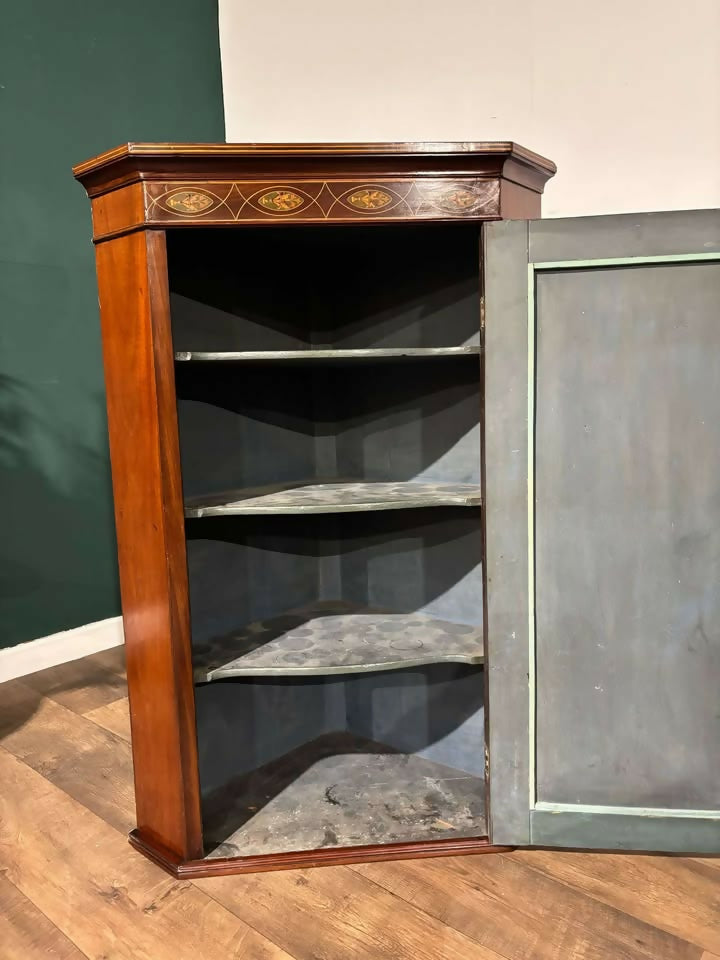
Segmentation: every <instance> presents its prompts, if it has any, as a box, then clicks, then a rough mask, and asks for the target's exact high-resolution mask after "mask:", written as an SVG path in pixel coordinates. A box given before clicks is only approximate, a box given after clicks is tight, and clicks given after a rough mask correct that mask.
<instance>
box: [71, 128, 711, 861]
mask: <svg viewBox="0 0 720 960" xmlns="http://www.w3.org/2000/svg"><path fill="white" fill-rule="evenodd" d="M554 169H555V168H554V166H553V165H552V164H551V163H550V162H549V161H547V160H544V159H543V158H542V157H539V156H537V155H536V154H533V153H531V152H529V151H527V150H525V149H524V148H522V147H518V146H517V145H515V144H512V143H458V144H444V143H443V144H441V143H432V144H366V145H365V144H346V145H343V144H308V145H284V146H279V145H236V144H221V145H206V144H127V145H126V146H123V147H120V148H118V149H116V150H113V151H110V152H108V153H106V154H103V155H101V156H100V157H97V158H95V159H93V160H90V161H88V162H87V163H83V164H81V165H79V166H78V167H76V168H75V171H74V172H75V176H76V177H77V178H78V179H79V180H81V182H82V183H83V184H84V186H85V187H86V189H87V191H88V193H89V195H90V197H91V199H92V212H93V227H94V237H95V242H96V245H97V247H96V249H97V266H98V281H99V288H100V307H101V317H102V327H103V344H104V355H105V370H106V382H107V398H108V420H109V427H110V445H111V456H112V466H113V486H114V496H115V509H116V521H117V535H118V554H119V564H120V578H121V592H122V605H123V617H124V623H125V634H126V648H127V661H128V686H129V695H130V711H131V723H132V741H133V756H134V764H135V788H136V803H137V829H136V830H135V831H134V832H133V834H132V835H131V842H132V843H133V844H134V846H136V847H137V848H138V849H139V850H141V851H142V852H144V853H145V854H146V855H148V856H150V857H151V858H152V859H154V860H155V861H156V862H158V863H160V864H161V865H162V866H164V867H165V868H166V869H168V870H169V871H170V872H172V873H174V874H175V875H177V876H207V875H213V874H221V873H232V872H241V871H248V870H266V869H274V868H280V867H292V866H307V865H311V864H323V863H339V862H350V861H353V860H371V859H384V858H390V857H400V856H402V857H408V856H428V855H434V854H436V855H440V854H448V853H463V852H468V853H469V852H487V851H490V850H493V849H497V848H498V845H500V844H502V845H527V844H543V845H558V846H574V847H600V848H626V849H657V850H680V851H692V852H712V851H717V850H720V813H719V812H718V811H720V700H719V696H718V692H717V691H718V688H719V686H720V685H719V683H718V681H719V680H720V590H719V589H718V586H717V585H718V583H719V582H720V577H719V576H718V574H719V572H720V571H719V570H718V565H719V564H720V540H718V536H719V535H718V532H717V531H718V530H719V529H720V524H719V523H718V521H719V520H720V480H718V477H719V476H720V471H719V470H718V464H719V462H720V430H719V429H718V425H717V417H716V411H717V410H718V408H719V406H720V360H718V357H720V349H719V348H720V327H718V323H717V317H718V315H719V312H720V311H719V308H720V215H718V213H717V212H714V211H699V212H689V213H674V214H645V215H637V216H619V217H600V218H584V219H576V220H554V221H537V220H533V219H532V218H534V217H537V216H538V215H539V213H540V195H541V193H542V189H543V186H544V183H545V182H546V180H547V179H548V178H549V177H550V176H552V174H553V173H554ZM502 220H505V221H506V222H498V223H490V222H489V221H502ZM493 845H494V846H493Z"/></svg>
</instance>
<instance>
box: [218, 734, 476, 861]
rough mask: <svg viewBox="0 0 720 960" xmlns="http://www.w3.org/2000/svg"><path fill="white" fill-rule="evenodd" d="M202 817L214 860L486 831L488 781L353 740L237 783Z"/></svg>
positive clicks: (332, 741) (341, 737)
mask: <svg viewBox="0 0 720 960" xmlns="http://www.w3.org/2000/svg"><path fill="white" fill-rule="evenodd" d="M204 813H205V816H204V820H205V836H206V846H207V849H208V857H209V858H210V859H212V858H215V857H238V856H252V855H254V854H261V853H281V852H283V851H286V850H318V849H321V848H322V847H328V846H330V847H342V846H362V845H365V844H374V843H398V842H411V841H420V840H442V839H449V838H451V837H481V836H484V835H485V834H486V833H487V826H486V822H485V782H484V780H482V779H480V778H478V777H474V776H472V775H471V774H469V773H465V772H464V771H462V770H457V769H455V768H454V767H448V766H445V765H444V764H440V763H435V762H434V761H432V760H428V759H426V758H425V757H420V756H416V755H414V754H407V753H400V752H398V751H397V750H394V749H393V748H392V747H389V746H386V745H384V744H381V743H375V742H374V741H372V740H366V739H365V738H363V737H358V736H353V735H352V734H349V733H333V734H325V735H324V736H322V737H319V738H318V739H316V740H313V741H311V742H309V743H306V744H304V745H303V746H302V747H299V748H298V749H297V750H293V751H292V752H291V753H289V754H286V755H285V756H283V757H280V758H278V759H277V760H274V761H272V762H271V763H268V764H266V765H265V766H264V767H262V768H261V769H260V770H255V771H253V772H252V773H249V774H247V775H245V776H243V777H238V778H236V779H235V780H231V781H230V783H228V785H227V786H226V787H224V788H222V789H221V790H219V791H217V792H216V793H215V794H211V795H210V796H209V797H208V798H207V801H206V802H205V804H204Z"/></svg>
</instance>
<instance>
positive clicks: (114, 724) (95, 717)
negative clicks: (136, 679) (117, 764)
mask: <svg viewBox="0 0 720 960" xmlns="http://www.w3.org/2000/svg"><path fill="white" fill-rule="evenodd" d="M83 716H84V717H85V718H86V719H87V720H92V722H93V723H97V724H98V725H99V726H101V727H104V728H105V730H109V731H110V732H111V733H114V734H115V735H116V736H118V737H121V738H122V739H123V740H125V741H126V742H127V743H130V710H129V706H128V701H127V697H123V698H122V700H113V702H112V703H106V704H105V706H104V707H96V709H95V710H88V712H87V713H85V714H83Z"/></svg>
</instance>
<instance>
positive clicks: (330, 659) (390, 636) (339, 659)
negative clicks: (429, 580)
mask: <svg viewBox="0 0 720 960" xmlns="http://www.w3.org/2000/svg"><path fill="white" fill-rule="evenodd" d="M483 659H484V645H483V630H482V627H476V626H471V625H470V624H464V623H451V622H449V621H447V620H438V619H436V618H435V617H431V616H428V615H427V614H425V613H393V612H389V611H385V610H378V609H376V608H372V607H361V606H357V605H356V604H352V603H347V602H345V601H337V602H333V601H324V602H319V603H313V604H310V605H308V606H305V607H298V608H296V609H294V610H290V611H289V612H288V613H286V614H283V615H282V616H278V617H272V618H270V619H268V620H259V621H257V622H256V623H251V624H250V625H249V626H247V627H243V628H242V629H241V630H239V631H237V632H236V633H235V632H234V633H232V634H227V635H225V636H223V637H219V638H217V639H216V640H213V641H211V642H209V643H207V644H204V645H202V646H200V645H198V646H196V647H194V648H193V662H194V674H195V680H196V682H199V683H204V682H208V681H211V680H221V679H223V678H225V677H254V676H321V675H324V674H334V673H335V674H337V673H369V672H372V671H377V670H399V669H402V668H403V667H413V666H418V665H419V664H425V663H469V664H480V663H482V662H483Z"/></svg>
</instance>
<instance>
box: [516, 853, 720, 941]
mask: <svg viewBox="0 0 720 960" xmlns="http://www.w3.org/2000/svg"><path fill="white" fill-rule="evenodd" d="M507 856H508V857H509V858H510V859H512V860H515V861H517V862H518V863H523V864H525V865H526V866H528V867H530V868H532V869H533V870H538V871H540V872H541V873H544V874H545V875H547V876H549V877H552V878H553V879H555V880H560V881H562V882H563V883H565V884H567V885H568V886H570V887H573V888H574V889H576V890H580V891H582V892H583V893H585V894H587V895H588V896H591V897H594V898H595V899H596V900H600V901H602V902H603V903H606V904H608V905H609V906H612V907H615V908H616V909H618V910H621V911H622V912H623V913H627V914H628V915H629V916H632V917H636V918H637V919H638V920H643V921H644V922H645V923H649V924H650V925H652V926H654V927H657V928H658V929H659V930H665V931H666V932H667V933H671V934H673V935H674V936H676V937H680V938H681V939H683V940H687V941H689V942H690V943H694V944H697V946H698V947H702V948H703V949H705V950H709V951H710V952H711V953H718V952H720V876H719V875H718V871H717V870H716V869H715V867H714V866H708V865H707V864H705V863H703V862H702V861H700V862H698V861H697V860H693V859H690V858H684V857H671V856H667V857H662V856H652V855H644V856H643V855H634V854H603V853H590V852H580V853H566V852H564V851H546V850H518V851H516V852H515V853H512V854H507Z"/></svg>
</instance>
